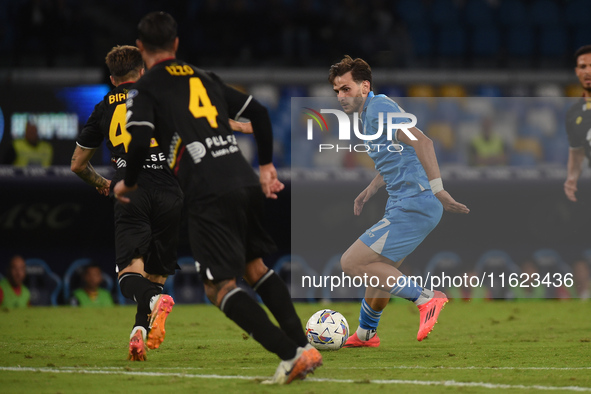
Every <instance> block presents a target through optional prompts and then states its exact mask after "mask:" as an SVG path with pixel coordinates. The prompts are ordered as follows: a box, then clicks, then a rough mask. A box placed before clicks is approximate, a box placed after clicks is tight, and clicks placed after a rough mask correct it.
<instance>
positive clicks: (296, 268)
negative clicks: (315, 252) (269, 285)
mask: <svg viewBox="0 0 591 394" xmlns="http://www.w3.org/2000/svg"><path fill="white" fill-rule="evenodd" d="M273 271H275V272H276V273H277V275H279V277H280V278H281V279H283V281H284V282H285V283H286V284H287V287H288V288H289V289H290V293H291V296H292V298H294V299H303V300H304V301H308V302H315V301H316V294H315V293H316V289H315V288H312V287H310V288H309V289H307V290H306V291H304V293H305V294H302V295H303V297H300V295H299V294H297V295H296V294H293V292H292V288H291V278H292V276H295V277H297V278H300V277H302V276H303V275H309V276H312V277H314V276H316V277H318V273H317V272H316V271H315V270H314V269H313V268H311V267H310V266H309V265H308V263H307V262H306V260H305V259H304V258H303V257H301V256H298V255H292V254H287V255H284V256H282V257H280V258H279V259H277V261H276V262H275V264H274V265H273Z"/></svg>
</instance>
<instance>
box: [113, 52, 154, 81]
mask: <svg viewBox="0 0 591 394" xmlns="http://www.w3.org/2000/svg"><path fill="white" fill-rule="evenodd" d="M105 63H106V64H107V67H108V68H109V72H110V73H111V75H112V76H113V78H115V79H116V80H118V81H120V82H123V81H125V80H136V79H138V78H139V72H140V70H141V69H142V68H144V61H143V60H142V54H141V53H140V50H139V49H137V48H136V47H134V46H131V45H120V46H116V47H113V49H111V50H110V51H109V53H107V56H106V57H105Z"/></svg>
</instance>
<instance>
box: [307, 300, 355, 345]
mask: <svg viewBox="0 0 591 394" xmlns="http://www.w3.org/2000/svg"><path fill="white" fill-rule="evenodd" d="M306 336H307V337H308V342H310V343H311V344H312V346H314V347H315V348H316V349H318V350H339V349H340V348H342V347H343V345H344V344H345V342H347V338H349V323H347V319H345V316H343V315H341V314H340V313H339V312H337V311H333V310H332V309H322V310H320V311H318V312H316V313H315V314H313V315H312V317H311V318H310V319H309V320H308V323H306Z"/></svg>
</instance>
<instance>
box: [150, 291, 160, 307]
mask: <svg viewBox="0 0 591 394" xmlns="http://www.w3.org/2000/svg"><path fill="white" fill-rule="evenodd" d="M161 295H162V294H156V295H155V296H152V298H150V310H151V311H153V310H154V307H155V306H156V303H157V302H158V298H160V296H161Z"/></svg>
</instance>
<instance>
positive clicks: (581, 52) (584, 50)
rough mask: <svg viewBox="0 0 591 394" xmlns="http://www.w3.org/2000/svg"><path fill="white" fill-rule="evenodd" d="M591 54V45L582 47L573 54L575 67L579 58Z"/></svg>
mask: <svg viewBox="0 0 591 394" xmlns="http://www.w3.org/2000/svg"><path fill="white" fill-rule="evenodd" d="M588 53H591V45H583V46H582V47H580V48H579V49H577V51H576V52H575V59H574V60H575V67H576V66H577V62H578V61H579V56H581V55H586V54H588Z"/></svg>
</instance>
